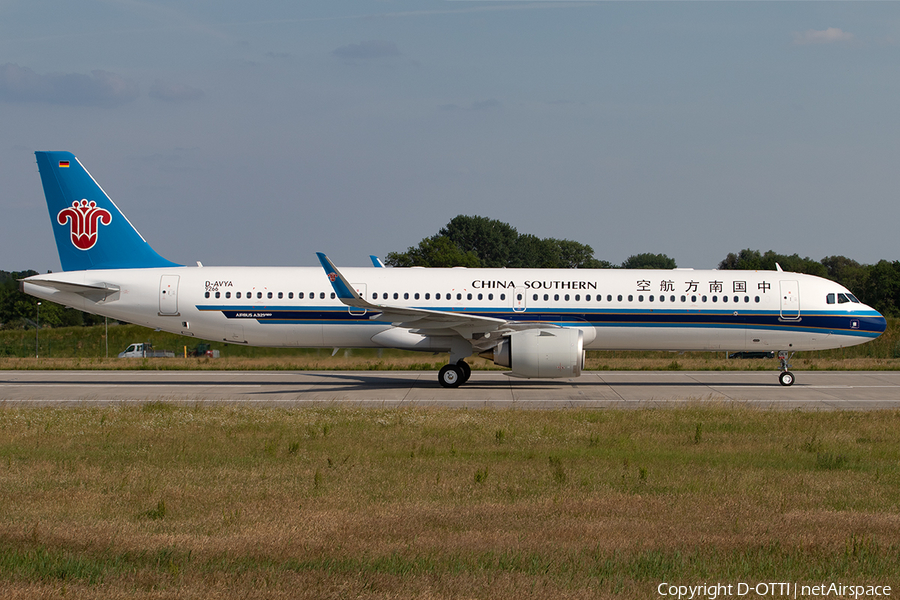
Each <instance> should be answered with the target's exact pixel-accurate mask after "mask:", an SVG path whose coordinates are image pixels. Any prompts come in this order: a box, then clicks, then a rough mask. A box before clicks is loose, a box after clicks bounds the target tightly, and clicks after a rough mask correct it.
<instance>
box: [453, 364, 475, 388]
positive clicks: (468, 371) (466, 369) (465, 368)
mask: <svg viewBox="0 0 900 600" xmlns="http://www.w3.org/2000/svg"><path fill="white" fill-rule="evenodd" d="M456 366H457V367H459V369H460V370H461V371H462V382H461V383H465V382H467V381H468V380H469V377H471V376H472V367H470V366H469V363H467V362H466V361H464V360H460V361H459V362H457V363H456Z"/></svg>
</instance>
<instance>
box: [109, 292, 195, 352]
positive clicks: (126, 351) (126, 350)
mask: <svg viewBox="0 0 900 600" xmlns="http://www.w3.org/2000/svg"><path fill="white" fill-rule="evenodd" d="M203 297H204V298H209V292H206V293H205V294H203ZM126 352H127V350H126Z"/></svg>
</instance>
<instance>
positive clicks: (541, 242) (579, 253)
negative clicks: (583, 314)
mask: <svg viewBox="0 0 900 600" xmlns="http://www.w3.org/2000/svg"><path fill="white" fill-rule="evenodd" d="M384 262H385V264H386V265H390V266H393V267H413V266H419V267H487V268H504V267H506V268H533V269H585V268H591V269H602V268H610V267H611V266H612V265H610V263H608V262H606V261H601V260H597V259H596V258H594V249H593V248H591V247H590V246H588V245H587V244H581V243H579V242H575V241H572V240H558V239H555V238H544V239H541V238H539V237H537V236H535V235H532V234H530V233H526V234H519V233H518V232H517V231H516V229H515V228H514V227H513V226H511V225H509V224H507V223H503V222H502V221H498V220H496V219H488V218H486V217H477V216H475V217H472V216H466V215H459V216H457V217H454V218H453V219H452V220H451V221H450V222H449V223H448V224H447V225H446V226H445V227H442V228H441V230H440V231H438V233H437V234H436V235H434V236H432V237H430V238H425V239H424V240H422V241H421V242H419V244H418V246H412V247H410V248H408V249H407V250H406V252H390V253H388V255H387V256H386V257H385V261H384Z"/></svg>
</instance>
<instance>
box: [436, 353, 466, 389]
mask: <svg viewBox="0 0 900 600" xmlns="http://www.w3.org/2000/svg"><path fill="white" fill-rule="evenodd" d="M471 376H472V367H470V366H469V363H467V362H466V361H465V360H464V359H459V360H458V361H456V363H455V364H454V363H450V364H449V365H444V366H443V367H441V370H440V372H439V373H438V381H439V382H440V383H441V385H442V386H443V387H445V388H455V387H459V386H461V385H462V384H464V383H465V382H467V381H468V380H469V377H471Z"/></svg>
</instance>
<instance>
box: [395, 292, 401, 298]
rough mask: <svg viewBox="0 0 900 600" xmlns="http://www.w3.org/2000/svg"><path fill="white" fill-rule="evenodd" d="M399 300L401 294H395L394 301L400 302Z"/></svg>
mask: <svg viewBox="0 0 900 600" xmlns="http://www.w3.org/2000/svg"><path fill="white" fill-rule="evenodd" d="M399 299H400V294H398V293H397V292H394V300H399Z"/></svg>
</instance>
